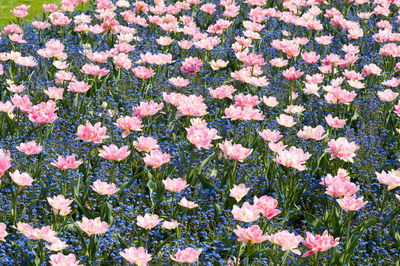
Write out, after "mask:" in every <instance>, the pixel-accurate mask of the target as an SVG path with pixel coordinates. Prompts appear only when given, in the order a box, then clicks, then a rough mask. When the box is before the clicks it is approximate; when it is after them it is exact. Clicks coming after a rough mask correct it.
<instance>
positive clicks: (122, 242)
mask: <svg viewBox="0 0 400 266" xmlns="http://www.w3.org/2000/svg"><path fill="white" fill-rule="evenodd" d="M114 236H116V237H117V240H118V241H119V243H120V245H121V248H122V249H126V248H128V247H129V245H128V243H126V242H125V240H123V239H122V237H121V235H120V234H118V233H115V234H114Z"/></svg>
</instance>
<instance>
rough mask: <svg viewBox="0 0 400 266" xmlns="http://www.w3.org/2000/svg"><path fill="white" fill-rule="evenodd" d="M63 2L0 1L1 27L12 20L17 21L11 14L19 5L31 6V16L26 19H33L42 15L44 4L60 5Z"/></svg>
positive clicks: (34, 0)
mask: <svg viewBox="0 0 400 266" xmlns="http://www.w3.org/2000/svg"><path fill="white" fill-rule="evenodd" d="M60 2H61V1H58V0H45V1H43V0H18V1H9V0H0V14H1V16H0V25H7V23H8V22H9V21H10V19H13V18H14V19H15V16H14V15H13V14H12V13H11V12H10V11H11V10H12V9H14V8H15V7H16V6H17V5H18V4H20V5H22V4H24V5H27V6H28V5H29V7H30V8H29V14H28V16H27V17H25V19H31V18H32V17H34V16H38V15H40V12H41V11H43V8H42V5H43V4H51V3H53V4H59V3H60Z"/></svg>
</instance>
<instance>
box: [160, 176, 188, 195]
mask: <svg viewBox="0 0 400 266" xmlns="http://www.w3.org/2000/svg"><path fill="white" fill-rule="evenodd" d="M162 182H163V184H164V186H165V189H166V190H169V191H173V192H181V191H182V190H184V189H185V188H187V187H188V186H189V185H188V184H187V183H186V181H185V180H183V179H182V178H180V177H179V178H174V179H170V178H167V179H165V180H163V181H162Z"/></svg>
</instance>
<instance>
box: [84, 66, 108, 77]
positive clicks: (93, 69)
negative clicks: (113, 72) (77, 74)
mask: <svg viewBox="0 0 400 266" xmlns="http://www.w3.org/2000/svg"><path fill="white" fill-rule="evenodd" d="M109 72H110V71H109V70H107V69H104V68H100V67H99V66H98V65H95V64H85V65H84V66H83V67H82V73H83V74H85V75H91V76H99V77H103V76H105V75H107V74H108V73H109Z"/></svg>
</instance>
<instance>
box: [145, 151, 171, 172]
mask: <svg viewBox="0 0 400 266" xmlns="http://www.w3.org/2000/svg"><path fill="white" fill-rule="evenodd" d="M170 158H171V155H169V154H168V153H164V152H162V151H160V150H151V151H150V153H147V154H146V155H145V157H144V158H143V160H144V163H145V164H146V165H148V166H151V167H153V168H159V167H160V166H162V165H163V164H165V163H168V162H169V161H170Z"/></svg>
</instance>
